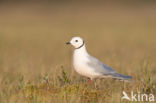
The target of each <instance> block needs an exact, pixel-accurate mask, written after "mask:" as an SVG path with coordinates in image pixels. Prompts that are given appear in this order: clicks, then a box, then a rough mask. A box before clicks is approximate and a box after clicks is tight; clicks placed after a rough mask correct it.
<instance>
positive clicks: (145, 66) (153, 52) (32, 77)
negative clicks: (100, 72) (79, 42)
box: [0, 0, 156, 103]
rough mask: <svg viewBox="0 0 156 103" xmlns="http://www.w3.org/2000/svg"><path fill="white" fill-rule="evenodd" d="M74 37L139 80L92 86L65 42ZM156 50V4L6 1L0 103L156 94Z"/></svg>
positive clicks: (0, 3)
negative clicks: (86, 82) (124, 92)
mask: <svg viewBox="0 0 156 103" xmlns="http://www.w3.org/2000/svg"><path fill="white" fill-rule="evenodd" d="M73 36H80V37H82V38H83V39H84V41H85V43H86V46H87V50H88V52H89V53H90V54H91V55H93V56H95V57H96V58H98V59H100V60H101V61H102V62H103V63H105V64H106V65H108V66H110V67H112V68H114V69H115V70H116V71H117V72H119V73H122V74H125V75H130V76H132V77H133V79H134V80H135V81H136V82H135V83H134V84H133V83H132V84H129V83H125V84H124V83H121V82H118V81H117V82H116V81H113V80H108V81H107V80H106V79H104V81H102V82H98V83H97V84H98V86H99V89H95V88H92V87H90V86H89V85H88V86H87V85H85V82H84V79H85V80H87V79H86V78H84V77H82V76H80V75H78V74H77V73H75V71H74V69H73V66H72V53H73V47H72V46H66V44H65V43H66V42H67V41H70V39H71V38H72V37H73ZM155 45H156V2H155V0H114V1H112V0H111V1H110V0H107V1H106V0H64V1H63V0H56V1H52V0H0V102H1V103H52V102H56V103H57V102H59V103H70V102H71V103H97V102H98V103H104V102H106V103H108V102H109V103H121V94H122V91H123V90H124V91H126V92H128V93H130V91H131V90H134V92H137V91H140V93H147V94H149V93H153V94H156V75H155V74H156V46H155ZM49 84H50V86H49ZM116 87H118V89H117V88H116ZM47 88H50V89H47ZM55 90H56V91H57V90H58V91H57V92H56V91H55ZM94 94H95V95H94ZM65 101H66V102H65ZM91 101H92V102H91ZM125 103H127V101H125Z"/></svg>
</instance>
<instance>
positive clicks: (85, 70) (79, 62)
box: [73, 48, 99, 79]
mask: <svg viewBox="0 0 156 103" xmlns="http://www.w3.org/2000/svg"><path fill="white" fill-rule="evenodd" d="M87 56H88V53H87V52H86V51H85V50H84V48H81V49H78V50H75V51H74V56H73V66H74V69H75V71H76V72H77V73H79V74H80V75H83V76H86V77H89V78H91V79H92V78H96V77H98V76H99V74H98V73H96V72H95V71H94V69H92V68H91V67H90V66H88V65H87V62H88V58H87Z"/></svg>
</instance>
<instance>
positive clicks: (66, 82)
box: [58, 67, 71, 85]
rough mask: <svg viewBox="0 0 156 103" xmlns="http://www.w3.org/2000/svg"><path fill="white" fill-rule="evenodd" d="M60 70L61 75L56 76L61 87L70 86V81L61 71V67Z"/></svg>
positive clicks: (65, 73) (63, 71)
mask: <svg viewBox="0 0 156 103" xmlns="http://www.w3.org/2000/svg"><path fill="white" fill-rule="evenodd" d="M61 68H62V75H61V76H58V79H59V81H60V83H61V85H64V84H70V83H71V80H70V79H69V77H68V75H67V72H66V71H65V70H64V69H63V67H61Z"/></svg>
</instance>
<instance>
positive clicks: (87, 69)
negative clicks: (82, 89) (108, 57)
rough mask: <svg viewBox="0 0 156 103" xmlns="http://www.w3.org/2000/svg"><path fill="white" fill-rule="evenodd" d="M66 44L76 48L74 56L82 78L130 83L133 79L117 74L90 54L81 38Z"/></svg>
mask: <svg viewBox="0 0 156 103" xmlns="http://www.w3.org/2000/svg"><path fill="white" fill-rule="evenodd" d="M66 44H71V45H72V46H74V48H75V50H74V54H73V66H74V69H75V71H76V72H77V73H78V74H80V75H82V76H85V77H88V78H89V79H90V81H91V80H93V79H94V78H115V79H118V80H121V81H130V80H131V79H132V77H131V76H126V75H123V74H119V73H117V72H116V71H115V70H113V69H112V68H110V67H109V66H107V65H105V64H103V63H102V62H101V61H100V60H98V59H96V58H95V57H93V56H91V55H90V54H88V52H87V50H86V46H85V42H84V40H83V39H82V38H81V37H73V38H72V39H71V40H70V42H67V43H66ZM88 82H89V81H88Z"/></svg>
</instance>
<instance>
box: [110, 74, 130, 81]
mask: <svg viewBox="0 0 156 103" xmlns="http://www.w3.org/2000/svg"><path fill="white" fill-rule="evenodd" d="M111 77H112V78H115V79H118V80H121V81H128V82H131V81H133V80H132V77H131V76H127V75H123V74H119V73H113V74H112V75H111Z"/></svg>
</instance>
